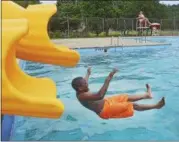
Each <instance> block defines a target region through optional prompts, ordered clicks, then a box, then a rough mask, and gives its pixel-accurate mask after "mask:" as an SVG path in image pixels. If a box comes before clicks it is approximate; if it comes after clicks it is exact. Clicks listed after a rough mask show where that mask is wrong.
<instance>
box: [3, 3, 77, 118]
mask: <svg viewBox="0 0 179 142" xmlns="http://www.w3.org/2000/svg"><path fill="white" fill-rule="evenodd" d="M55 12H56V6H55V5H53V4H48V5H46V4H38V5H30V6H28V7H27V9H24V8H23V7H21V6H19V5H17V4H15V3H14V2H12V1H2V30H1V31H2V111H1V114H3V115H6V114H8V115H21V116H32V117H44V118H59V117H60V116H61V115H62V114H63V111H64V105H63V103H62V102H61V101H60V100H59V99H57V97H56V94H57V90H56V85H55V83H54V82H53V81H52V80H51V79H49V78H35V77H31V76H29V75H27V74H25V73H24V72H23V71H22V70H21V69H20V68H19V66H18V64H17V62H16V57H17V58H19V59H23V60H29V61H34V62H40V63H46V64H53V65H60V66H64V67H74V66H75V65H76V64H77V63H78V61H79V59H80V56H79V53H78V52H76V51H74V50H70V49H69V48H68V47H66V46H65V45H59V46H56V45H54V44H53V43H52V42H51V41H50V39H49V37H48V33H47V24H48V21H49V19H50V17H51V16H52V15H53V14H54V13H55ZM44 88H45V89H44Z"/></svg>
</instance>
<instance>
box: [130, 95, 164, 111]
mask: <svg viewBox="0 0 179 142" xmlns="http://www.w3.org/2000/svg"><path fill="white" fill-rule="evenodd" d="M164 105H165V98H164V97H163V98H162V99H161V100H160V101H159V102H158V103H156V104H151V105H149V104H146V105H145V104H136V103H133V108H134V110H137V111H145V110H150V109H160V108H162V107H163V106H164Z"/></svg>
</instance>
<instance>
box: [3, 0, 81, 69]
mask: <svg viewBox="0 0 179 142" xmlns="http://www.w3.org/2000/svg"><path fill="white" fill-rule="evenodd" d="M56 11H57V8H56V5H54V4H37V5H29V6H28V7H27V8H26V9H25V8H23V7H21V6H19V5H17V4H16V3H14V2H12V1H2V18H3V19H20V18H25V19H27V20H28V21H29V31H28V34H27V35H26V36H24V37H23V38H22V39H21V40H19V42H17V43H16V44H15V45H14V46H16V57H17V58H20V59H24V60H30V61H35V62H41V63H48V64H54V65H60V66H64V67H73V66H75V65H76V64H77V63H78V61H79V59H80V55H79V53H78V52H76V51H74V50H71V49H69V48H68V47H66V46H65V45H58V46H57V45H55V44H54V43H53V42H52V41H51V40H50V38H49V36H48V32H47V26H48V22H49V20H50V18H51V16H52V15H53V14H55V13H56Z"/></svg>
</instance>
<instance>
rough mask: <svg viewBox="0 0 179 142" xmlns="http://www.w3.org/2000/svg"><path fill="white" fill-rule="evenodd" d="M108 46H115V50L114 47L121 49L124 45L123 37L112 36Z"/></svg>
mask: <svg viewBox="0 0 179 142" xmlns="http://www.w3.org/2000/svg"><path fill="white" fill-rule="evenodd" d="M120 39H121V45H120V44H119V40H120ZM110 46H111V47H115V50H116V47H121V48H122V49H123V47H124V44H123V38H122V37H120V36H118V37H116V38H115V37H113V36H112V37H111V43H110Z"/></svg>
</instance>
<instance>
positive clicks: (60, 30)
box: [48, 17, 179, 38]
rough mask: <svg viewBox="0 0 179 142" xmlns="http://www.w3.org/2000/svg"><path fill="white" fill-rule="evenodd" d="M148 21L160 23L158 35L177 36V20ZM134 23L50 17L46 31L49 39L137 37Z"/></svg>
mask: <svg viewBox="0 0 179 142" xmlns="http://www.w3.org/2000/svg"><path fill="white" fill-rule="evenodd" d="M149 21H150V22H151V23H160V25H161V26H160V31H159V35H161V36H170V35H173V36H176V35H177V36H179V19H175V18H173V19H156V18H149ZM136 23H137V21H136V19H135V18H99V17H92V18H85V17H83V18H70V17H62V18H56V17H52V18H51V19H50V22H49V25H48V31H49V35H50V37H51V38H78V37H107V36H137V35H138V32H137V30H136V28H137V24H136ZM149 30H150V29H149ZM150 33H151V32H149V33H148V35H150Z"/></svg>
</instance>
